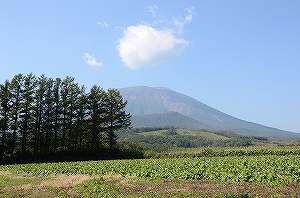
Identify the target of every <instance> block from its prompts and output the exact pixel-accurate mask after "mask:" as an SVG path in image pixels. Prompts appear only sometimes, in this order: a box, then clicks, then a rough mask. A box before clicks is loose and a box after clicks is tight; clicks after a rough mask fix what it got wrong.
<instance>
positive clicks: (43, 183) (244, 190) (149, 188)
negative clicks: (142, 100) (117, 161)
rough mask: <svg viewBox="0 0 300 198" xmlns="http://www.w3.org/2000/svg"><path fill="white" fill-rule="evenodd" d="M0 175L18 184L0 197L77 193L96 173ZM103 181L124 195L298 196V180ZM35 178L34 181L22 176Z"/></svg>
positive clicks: (110, 178) (109, 177)
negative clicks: (75, 189) (284, 182)
mask: <svg viewBox="0 0 300 198" xmlns="http://www.w3.org/2000/svg"><path fill="white" fill-rule="evenodd" d="M0 176H2V177H5V178H10V179H18V180H19V181H20V184H14V185H13V186H10V185H7V186H2V187H1V186H0V197H57V196H58V194H61V195H64V197H73V198H75V197H76V198H77V197H80V196H79V195H75V194H74V192H73V191H72V188H73V187H74V186H76V185H78V184H81V183H82V182H84V181H86V180H90V179H94V178H100V176H97V177H91V176H88V175H56V176H54V175H50V176H30V177H29V176H22V175H15V174H11V173H10V172H0ZM101 178H102V179H103V181H104V182H105V183H106V184H108V185H110V186H112V187H113V189H114V191H115V193H116V194H119V195H122V196H124V197H127V196H141V197H143V196H147V197H151V196H162V197H223V196H222V195H228V194H231V195H241V194H248V195H250V196H251V197H282V198H285V197H300V185H299V183H291V184H289V185H285V186H268V185H265V184H253V183H244V184H229V183H222V182H209V181H202V180H201V181H187V180H161V181H154V180H146V179H138V178H135V177H123V176H120V175H105V176H102V177H101ZM26 179H27V180H28V179H33V180H34V179H36V180H35V181H34V182H33V183H25V184H24V182H23V183H22V180H26Z"/></svg>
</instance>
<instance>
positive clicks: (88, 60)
mask: <svg viewBox="0 0 300 198" xmlns="http://www.w3.org/2000/svg"><path fill="white" fill-rule="evenodd" d="M83 59H84V61H85V63H86V64H88V65H90V66H93V67H101V66H102V62H97V61H96V59H95V58H94V57H93V56H92V55H89V54H88V53H84V54H83Z"/></svg>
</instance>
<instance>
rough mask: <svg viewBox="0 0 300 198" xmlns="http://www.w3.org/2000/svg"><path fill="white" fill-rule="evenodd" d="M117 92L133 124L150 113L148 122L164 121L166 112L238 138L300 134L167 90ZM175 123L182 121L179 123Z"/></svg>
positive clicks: (151, 89) (140, 87)
mask: <svg viewBox="0 0 300 198" xmlns="http://www.w3.org/2000/svg"><path fill="white" fill-rule="evenodd" d="M119 91H120V93H121V95H122V97H123V99H124V100H127V101H128V104H127V106H126V111H127V112H129V113H131V115H132V116H133V123H134V122H135V120H137V119H139V118H138V116H142V117H141V118H140V119H146V118H147V117H145V115H151V114H153V115H152V117H151V116H149V117H148V119H150V118H151V120H152V122H154V121H153V120H154V118H153V117H156V118H157V120H159V119H161V118H162V117H163V116H165V117H166V119H165V120H167V117H168V116H170V114H167V113H169V112H177V113H179V114H181V115H183V116H185V117H189V118H192V119H194V120H196V121H198V122H200V123H202V124H204V125H206V126H207V127H209V128H211V129H213V130H230V131H233V132H235V133H237V134H240V135H251V136H262V137H276V138H288V139H300V133H293V132H288V131H283V130H280V129H276V128H271V127H267V126H263V125H260V124H256V123H252V122H247V121H244V120H241V119H238V118H235V117H233V116H230V115H228V114H226V113H223V112H221V111H218V110H217V109H214V108H212V107H209V106H208V105H206V104H203V103H201V102H199V101H197V100H195V99H193V98H191V97H189V96H186V95H184V94H181V93H177V92H175V91H172V90H170V89H168V88H163V87H146V86H137V87H128V88H121V89H119ZM160 114H164V115H160ZM143 117H144V118H143ZM185 117H184V118H185ZM149 122H150V121H149ZM168 122H169V123H170V121H168ZM168 122H158V121H157V123H161V124H162V125H169V124H168ZM178 123H184V122H183V121H178ZM139 126H141V125H139ZM190 127H192V126H190Z"/></svg>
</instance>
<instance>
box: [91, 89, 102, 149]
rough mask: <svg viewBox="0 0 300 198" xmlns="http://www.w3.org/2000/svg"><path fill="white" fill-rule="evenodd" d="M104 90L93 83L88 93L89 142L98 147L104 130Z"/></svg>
mask: <svg viewBox="0 0 300 198" xmlns="http://www.w3.org/2000/svg"><path fill="white" fill-rule="evenodd" d="M105 98H106V93H105V91H104V90H103V89H102V88H101V87H99V86H97V85H94V86H93V87H92V88H91V90H90V93H89V94H88V115H89V119H88V123H89V130H90V134H91V136H90V140H91V141H90V142H91V146H92V147H94V148H98V147H99V146H100V145H99V143H100V140H101V139H102V133H103V131H104V124H105V122H106V120H105V113H106V112H105V102H106V101H105Z"/></svg>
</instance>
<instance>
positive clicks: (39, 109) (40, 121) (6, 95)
mask: <svg viewBox="0 0 300 198" xmlns="http://www.w3.org/2000/svg"><path fill="white" fill-rule="evenodd" d="M126 104H127V102H124V101H123V98H122V96H121V95H120V93H119V92H118V91H117V90H115V89H109V90H108V91H104V90H103V89H102V88H100V87H99V86H96V85H94V86H93V87H92V88H91V90H90V92H89V93H86V92H85V87H84V86H79V85H78V83H76V82H75V79H74V78H73V77H69V76H67V77H66V78H65V79H60V78H57V79H55V80H54V79H52V78H47V77H46V76H45V75H41V76H40V77H38V78H37V77H36V76H35V75H33V74H32V73H31V74H28V75H26V76H25V75H22V74H18V75H16V76H14V77H13V79H12V80H11V81H8V80H7V81H5V83H4V84H3V85H2V84H0V162H3V161H5V160H7V159H8V158H15V157H22V158H24V159H25V158H27V157H35V158H38V157H40V156H45V155H49V154H53V153H67V152H69V153H73V152H74V151H78V150H90V149H92V148H93V149H100V148H105V147H106V148H107V147H108V148H110V149H112V148H113V146H115V145H116V143H117V142H116V140H117V135H116V134H115V131H116V130H119V129H121V128H124V127H128V126H130V124H131V120H130V117H131V116H130V114H127V113H126V112H125V110H124V108H125V106H126ZM106 143H107V144H106Z"/></svg>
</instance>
